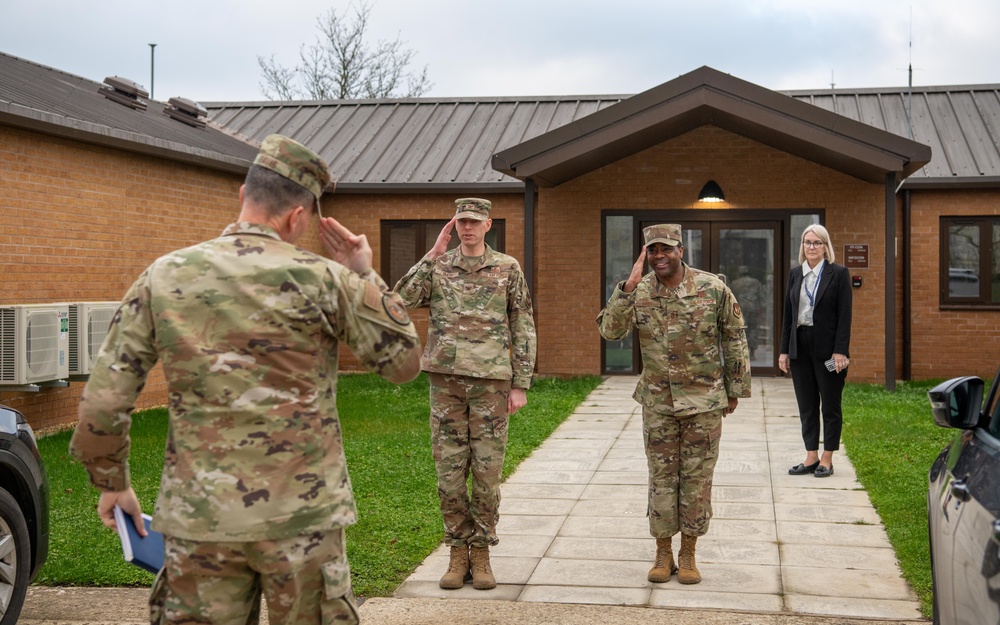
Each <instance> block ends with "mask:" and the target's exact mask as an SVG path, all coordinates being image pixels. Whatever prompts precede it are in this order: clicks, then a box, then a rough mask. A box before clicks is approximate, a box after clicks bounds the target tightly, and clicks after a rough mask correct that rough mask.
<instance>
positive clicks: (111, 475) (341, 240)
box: [70, 135, 420, 625]
mask: <svg viewBox="0 0 1000 625" xmlns="http://www.w3.org/2000/svg"><path fill="white" fill-rule="evenodd" d="M329 183H330V174H329V171H328V170H327V166H326V164H325V163H324V162H323V161H322V159H321V158H320V157H319V156H317V155H316V154H314V153H313V152H312V151H311V150H309V149H308V148H306V147H304V146H302V145H300V144H298V143H296V142H294V141H292V140H291V139H288V138H285V137H281V136H278V135H272V136H270V137H268V138H267V139H265V140H264V142H263V144H262V146H261V151H260V155H259V156H258V157H257V159H256V160H255V161H254V165H253V166H251V168H250V171H249V172H248V174H247V178H246V183H245V184H244V185H243V187H241V189H240V199H241V204H242V206H241V211H240V215H239V219H238V221H237V223H234V224H232V225H230V226H228V227H227V228H226V229H225V230H224V231H223V233H222V235H221V236H220V237H218V238H216V239H213V240H210V241H206V242H204V243H200V244H198V245H195V246H193V247H189V248H186V249H182V250H179V251H176V252H173V253H170V254H167V255H165V256H163V257H161V258H159V259H157V260H156V261H154V262H153V263H152V264H151V265H150V266H149V267H148V268H147V269H146V270H145V271H144V272H143V273H142V275H140V276H139V278H138V279H137V280H136V281H135V283H134V284H133V285H132V287H131V288H130V289H129V290H128V292H127V293H126V294H125V297H124V299H123V300H122V305H121V307H120V308H119V310H118V312H117V314H116V316H115V318H114V320H113V322H112V325H111V329H110V332H109V334H108V336H107V339H106V341H105V342H104V345H103V347H102V348H101V352H100V355H99V357H98V361H97V364H96V366H95V367H94V370H93V373H92V374H91V376H90V379H89V381H88V383H87V386H86V388H85V389H84V392H83V397H82V400H81V403H80V420H79V423H78V425H77V428H76V431H75V433H74V435H73V439H72V442H71V443H70V450H71V453H72V455H73V456H74V457H76V458H77V459H79V460H80V461H81V462H82V463H83V465H84V467H85V468H86V469H87V471H88V472H89V474H90V479H91V481H92V482H93V484H94V485H95V486H96V487H97V488H98V489H100V490H101V491H102V492H101V496H100V500H99V503H98V513H99V515H100V516H101V518H102V520H103V521H104V523H105V524H106V525H108V526H109V527H115V522H114V517H113V512H112V510H113V507H114V506H115V505H116V504H117V505H120V506H121V507H122V509H123V510H125V512H126V513H128V514H131V515H132V517H133V518H138V515H139V514H140V513H141V508H140V505H139V502H138V500H137V498H136V495H135V491H134V490H132V487H131V485H130V478H129V464H128V453H129V444H130V440H129V428H130V425H131V412H132V408H133V404H134V401H135V398H136V396H137V395H138V394H139V392H140V390H141V389H142V386H143V384H144V382H145V380H146V376H147V374H148V373H149V371H150V369H152V367H153V365H154V364H156V363H157V361H159V362H160V363H162V365H163V372H164V377H165V378H166V382H167V387H168V397H169V406H168V408H169V419H170V426H169V433H168V439H167V447H166V452H165V458H164V467H163V474H162V477H161V485H160V493H159V498H158V500H157V502H156V510H155V513H154V516H153V528H154V529H156V530H158V531H160V532H162V533H163V534H164V537H165V552H166V553H165V566H164V569H163V570H162V571H161V572H160V574H159V575H158V577H157V580H156V583H155V584H154V589H153V592H152V593H151V597H150V612H151V621H152V622H153V623H194V622H197V623H232V624H236V623H239V624H240V625H243V624H244V623H248V622H253V621H254V620H255V618H256V615H257V614H258V613H259V612H258V610H259V607H258V605H259V601H260V594H261V592H263V594H264V595H265V596H266V598H267V601H268V611H269V614H270V620H271V622H272V623H286V624H292V623H294V624H303V625H304V624H318V623H330V622H333V621H337V622H344V623H357V622H358V616H357V609H356V607H355V603H354V597H353V594H352V592H351V583H350V568H349V566H348V563H347V558H346V556H345V553H344V528H345V527H346V526H348V525H351V524H352V523H354V522H355V521H356V519H357V510H356V508H355V503H354V497H353V494H352V492H351V482H350V479H349V477H348V473H347V465H346V461H345V458H344V450H343V441H342V439H341V431H340V422H339V419H338V416H337V403H336V400H337V370H338V361H337V358H338V356H337V354H338V345H339V344H340V343H341V342H344V343H346V344H347V345H348V347H349V348H350V349H351V351H352V352H353V353H354V354H355V355H356V356H357V357H358V359H359V361H360V362H362V363H363V364H364V366H365V367H367V368H368V369H369V370H370V371H373V372H376V373H378V374H379V375H380V376H382V377H384V378H386V379H388V380H391V381H393V382H396V383H402V382H406V381H409V380H412V379H413V378H414V377H416V376H417V375H418V374H419V353H420V341H419V338H418V336H417V333H416V329H415V328H414V326H413V324H412V323H411V322H410V319H409V317H408V315H407V313H406V309H405V307H404V306H403V304H402V301H401V300H400V299H399V296H397V295H395V294H394V293H391V292H389V291H388V287H387V286H386V284H385V283H384V282H383V281H382V279H381V278H380V277H379V276H378V275H377V274H376V273H375V272H374V271H373V270H372V269H371V256H372V252H371V248H370V247H369V245H368V242H367V239H366V238H365V237H364V236H363V235H360V236H359V235H354V234H353V233H351V232H350V231H349V230H347V229H346V228H344V227H343V226H342V225H341V224H340V223H338V222H337V221H336V220H334V219H331V218H326V219H321V220H320V234H321V238H322V240H323V242H324V245H325V247H326V249H327V252H328V254H329V255H330V257H331V259H332V260H330V259H327V258H323V257H321V256H318V255H316V254H313V253H311V252H309V251H306V250H304V249H300V248H298V247H296V246H295V245H293V243H294V242H295V241H296V240H297V239H298V238H299V237H300V236H301V235H302V234H303V233H304V232H305V231H306V228H307V227H308V224H309V222H310V220H311V218H312V215H313V213H314V209H313V206H314V205H315V207H316V209H315V210H316V211H317V212H318V209H319V201H320V196H321V195H322V193H323V190H324V188H325V187H326V186H327V185H328V184H329ZM138 525H139V526H140V527H141V523H138Z"/></svg>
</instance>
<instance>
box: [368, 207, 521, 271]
mask: <svg viewBox="0 0 1000 625" xmlns="http://www.w3.org/2000/svg"><path fill="white" fill-rule="evenodd" d="M446 223H448V220H447V219H421V220H413V219H410V220H389V219H383V220H382V225H381V230H382V233H381V234H382V265H381V266H382V278H383V279H384V280H385V282H386V284H388V285H389V287H390V288H392V287H393V286H395V285H396V283H397V282H399V279H400V278H402V277H403V276H405V275H406V272H407V271H409V270H410V268H411V267H413V266H414V265H416V264H417V261H419V260H420V259H421V258H423V257H424V254H426V253H427V250H429V249H431V247H432V246H433V245H434V241H436V240H437V237H438V234H440V233H441V228H444V225H445V224H446ZM504 230H505V227H504V220H503V219H494V220H493V225H492V226H491V227H490V230H489V232H487V233H486V244H487V245H489V246H490V247H492V248H493V249H494V250H496V251H498V252H503V251H505V249H504V248H505V244H504ZM459 243H461V241H460V240H459V238H458V235H457V234H455V233H454V232H452V235H451V241H449V242H448V249H455V248H456V247H458V245H459Z"/></svg>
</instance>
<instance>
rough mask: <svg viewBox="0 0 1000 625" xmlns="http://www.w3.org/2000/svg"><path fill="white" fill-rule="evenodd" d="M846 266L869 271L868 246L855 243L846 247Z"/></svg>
mask: <svg viewBox="0 0 1000 625" xmlns="http://www.w3.org/2000/svg"><path fill="white" fill-rule="evenodd" d="M844 266H845V267H852V268H856V269H868V244H867V243H854V244H851V245H845V246H844Z"/></svg>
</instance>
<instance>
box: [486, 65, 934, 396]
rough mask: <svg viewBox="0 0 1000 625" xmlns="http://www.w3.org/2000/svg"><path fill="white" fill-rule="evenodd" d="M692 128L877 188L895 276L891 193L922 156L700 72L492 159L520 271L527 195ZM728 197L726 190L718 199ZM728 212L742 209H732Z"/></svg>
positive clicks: (866, 130)
mask: <svg viewBox="0 0 1000 625" xmlns="http://www.w3.org/2000/svg"><path fill="white" fill-rule="evenodd" d="M702 126H714V127H718V128H722V129H724V130H726V131H729V132H732V133H735V134H738V135H740V136H743V137H746V138H748V139H751V140H753V141H755V142H758V143H760V144H763V145H766V146H769V147H772V148H775V149H777V150H781V151H782V152H786V153H788V154H791V155H794V156H797V157H800V158H802V159H806V160H808V161H811V162H813V163H816V164H819V165H821V166H824V167H827V168H830V169H832V170H835V171H838V172H841V173H843V174H847V175H849V176H852V177H854V178H856V179H858V180H861V181H864V182H867V183H874V184H881V185H883V186H884V217H885V228H884V238H885V240H884V243H885V244H884V249H885V250H886V254H885V274H886V275H887V276H895V255H894V252H895V245H894V237H895V233H896V227H895V205H896V203H895V190H896V188H897V186H898V184H899V183H901V182H902V180H903V179H905V178H906V177H907V176H909V175H910V174H912V173H913V172H915V171H917V170H918V169H920V168H921V167H923V166H924V165H925V164H926V163H927V162H928V161H929V160H930V157H931V151H930V148H929V147H928V146H926V145H923V144H921V143H917V142H915V141H912V140H909V139H906V138H904V137H902V136H899V135H895V134H892V133H889V132H886V131H883V130H880V129H878V128H875V127H873V126H869V125H867V124H864V123H861V122H857V121H854V120H851V119H848V118H846V117H843V116H841V115H838V114H836V113H833V112H830V111H827V110H823V109H820V108H818V107H815V106H812V105H810V104H806V103H804V102H800V101H797V100H795V99H793V98H791V97H789V96H785V95H782V94H780V93H777V92H774V91H771V90H768V89H765V88H763V87H759V86H757V85H754V84H752V83H749V82H746V81H743V80H740V79H738V78H734V77H732V76H729V75H727V74H723V73H721V72H718V71H716V70H714V69H712V68H709V67H702V68H700V69H697V70H695V71H693V72H690V73H688V74H685V75H683V76H681V77H679V78H677V79H675V80H672V81H670V82H667V83H664V84H662V85H660V86H658V87H655V88H653V89H650V90H648V91H646V92H644V93H641V94H638V95H636V96H633V97H631V98H628V99H626V100H624V101H622V102H620V103H617V104H615V105H613V106H610V107H608V108H605V109H603V110H600V111H597V112H595V113H593V114H591V115H589V116H587V117H584V118H582V119H578V120H576V121H573V122H571V123H569V124H566V125H564V126H561V127H559V128H556V129H555V130H552V131H551V132H548V133H546V134H543V135H540V136H537V137H535V138H533V139H530V140H528V141H525V142H523V143H521V144H519V145H516V146H513V147H511V148H508V149H505V150H503V151H500V152H498V153H497V154H495V155H494V156H493V159H492V165H493V167H494V169H496V170H498V171H500V172H502V173H505V174H507V175H510V176H513V177H516V178H519V179H521V180H524V181H525V183H526V187H525V191H526V197H525V205H526V207H528V209H529V210H528V213H527V214H526V219H525V222H526V228H525V239H526V254H527V256H528V257H527V258H526V262H525V265H526V269H529V271H530V268H531V267H532V265H533V260H532V257H533V256H534V255H535V254H536V252H537V249H536V248H535V247H534V245H533V240H534V234H533V231H532V229H533V227H534V219H533V208H534V204H535V197H534V189H535V187H536V186H538V187H542V188H552V187H557V186H558V185H561V184H563V183H565V182H568V181H570V180H573V179H575V178H578V177H580V176H582V175H584V174H587V173H589V172H592V171H595V170H597V169H599V168H601V167H603V166H605V165H609V164H611V163H614V162H616V161H619V160H621V159H624V158H626V157H629V156H631V155H634V154H637V153H638V152H641V151H643V150H646V149H648V148H651V147H653V146H656V145H659V144H662V143H664V142H666V141H669V140H671V139H674V138H676V137H679V136H681V135H683V134H685V133H688V132H690V131H692V130H695V129H697V128H700V127H702ZM723 173H724V172H719V173H717V174H715V175H713V177H716V178H718V177H720V175H721V174H723ZM724 186H725V185H724ZM732 191H733V190H732V189H727V194H731V193H732ZM731 205H734V207H737V208H747V206H745V205H740V204H739V203H738V202H733V203H732V204H731ZM751 208H752V207H751ZM873 234H874V233H873ZM529 275H530V273H529ZM883 282H884V284H885V295H884V296H885V323H884V330H885V332H884V335H885V360H886V362H885V371H886V385H887V387H890V388H891V387H893V386H894V384H895V366H894V360H895V358H894V355H895V321H894V320H895V316H894V313H895V280H894V279H892V278H890V279H887V280H884V281H883Z"/></svg>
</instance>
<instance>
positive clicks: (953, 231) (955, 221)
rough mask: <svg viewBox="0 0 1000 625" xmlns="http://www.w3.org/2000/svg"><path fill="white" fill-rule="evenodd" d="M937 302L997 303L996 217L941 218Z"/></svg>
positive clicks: (999, 243)
mask: <svg viewBox="0 0 1000 625" xmlns="http://www.w3.org/2000/svg"><path fill="white" fill-rule="evenodd" d="M941 303H942V304H958V305H963V306H994V305H997V304H1000V217H942V218H941Z"/></svg>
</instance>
